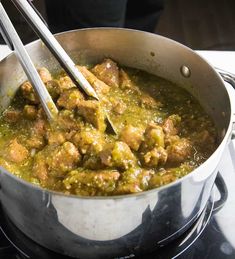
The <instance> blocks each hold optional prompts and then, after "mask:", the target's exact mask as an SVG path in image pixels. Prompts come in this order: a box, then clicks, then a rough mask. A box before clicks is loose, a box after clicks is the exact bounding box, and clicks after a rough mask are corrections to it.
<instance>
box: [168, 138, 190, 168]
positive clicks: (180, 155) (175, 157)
mask: <svg viewBox="0 0 235 259" xmlns="http://www.w3.org/2000/svg"><path fill="white" fill-rule="evenodd" d="M167 153H168V158H167V161H168V162H171V163H181V162H184V161H185V160H186V159H187V158H188V157H189V156H190V155H191V153H192V145H191V142H190V141H189V140H188V139H186V138H179V139H177V140H175V141H174V142H173V143H172V144H171V145H169V146H168V147H167Z"/></svg>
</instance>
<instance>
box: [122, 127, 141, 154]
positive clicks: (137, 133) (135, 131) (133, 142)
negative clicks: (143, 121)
mask: <svg viewBox="0 0 235 259" xmlns="http://www.w3.org/2000/svg"><path fill="white" fill-rule="evenodd" d="M143 133H144V132H143V130H142V129H140V128H136V127H133V126H132V125H127V126H126V127H124V128H123V130H122V132H121V135H120V140H121V141H123V142H125V143H126V144H127V145H128V146H129V147H130V148H131V149H133V150H135V151H137V150H138V149H139V146H140V144H141V142H142V140H143Z"/></svg>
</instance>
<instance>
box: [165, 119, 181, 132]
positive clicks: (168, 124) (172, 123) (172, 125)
mask: <svg viewBox="0 0 235 259" xmlns="http://www.w3.org/2000/svg"><path fill="white" fill-rule="evenodd" d="M180 121H181V118H180V116H179V115H176V114H173V115H171V116H169V117H168V118H167V119H166V120H165V121H164V122H163V125H162V128H163V131H164V133H165V134H166V135H176V134H178V128H177V126H178V125H179V123H180Z"/></svg>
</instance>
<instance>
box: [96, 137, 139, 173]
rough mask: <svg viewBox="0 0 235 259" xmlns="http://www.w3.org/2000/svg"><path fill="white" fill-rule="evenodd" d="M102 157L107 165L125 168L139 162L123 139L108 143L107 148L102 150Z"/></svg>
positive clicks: (102, 160)
mask: <svg viewBox="0 0 235 259" xmlns="http://www.w3.org/2000/svg"><path fill="white" fill-rule="evenodd" d="M100 158H101V162H102V163H103V164H104V165H105V166H108V167H114V166H116V167H118V168H120V169H124V170H127V169H128V168H131V167H133V166H135V165H136V163H137V159H136V157H135V155H134V154H133V153H132V152H131V150H130V148H129V146H128V145H127V144H126V143H124V142H122V141H117V142H115V143H114V144H110V145H107V146H106V148H104V150H102V151H101V152H100Z"/></svg>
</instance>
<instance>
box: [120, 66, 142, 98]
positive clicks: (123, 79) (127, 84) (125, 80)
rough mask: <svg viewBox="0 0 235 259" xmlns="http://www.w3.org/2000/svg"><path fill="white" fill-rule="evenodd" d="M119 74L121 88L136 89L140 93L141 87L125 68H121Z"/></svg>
mask: <svg viewBox="0 0 235 259" xmlns="http://www.w3.org/2000/svg"><path fill="white" fill-rule="evenodd" d="M119 75H120V77H119V79H120V88H121V89H131V90H135V91H136V92H137V93H140V90H139V88H138V87H137V86H136V85H135V84H134V82H133V81H132V80H131V79H130V77H129V76H128V74H127V73H126V72H125V71H124V70H123V69H120V72H119Z"/></svg>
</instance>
